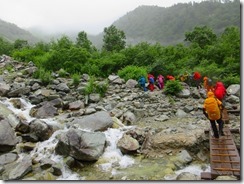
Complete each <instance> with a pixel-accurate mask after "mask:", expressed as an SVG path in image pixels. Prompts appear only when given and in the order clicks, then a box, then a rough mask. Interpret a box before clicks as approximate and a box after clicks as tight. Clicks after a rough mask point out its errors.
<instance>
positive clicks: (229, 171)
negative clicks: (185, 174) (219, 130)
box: [201, 127, 241, 180]
mask: <svg viewBox="0 0 244 184" xmlns="http://www.w3.org/2000/svg"><path fill="white" fill-rule="evenodd" d="M223 131H224V133H225V136H221V137H220V138H219V139H216V138H214V137H213V136H212V135H211V131H209V144H210V166H211V172H202V173H201V178H202V179H207V180H212V179H215V178H216V177H217V176H226V175H234V176H237V178H239V179H240V173H241V171H240V170H241V167H240V156H239V153H238V150H237V148H236V145H235V142H234V140H233V136H232V134H231V131H230V129H229V128H228V127H226V128H224V129H223Z"/></svg>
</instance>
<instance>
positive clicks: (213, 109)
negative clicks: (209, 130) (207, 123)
mask: <svg viewBox="0 0 244 184" xmlns="http://www.w3.org/2000/svg"><path fill="white" fill-rule="evenodd" d="M204 107H205V109H206V111H207V114H208V118H209V119H210V120H218V119H220V118H221V114H220V109H219V106H218V102H217V99H216V98H213V97H211V98H207V99H206V100H205V102H204Z"/></svg>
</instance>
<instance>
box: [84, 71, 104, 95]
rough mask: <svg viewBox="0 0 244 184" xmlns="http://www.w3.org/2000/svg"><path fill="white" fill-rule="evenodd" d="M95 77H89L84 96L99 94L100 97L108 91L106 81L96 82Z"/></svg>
mask: <svg viewBox="0 0 244 184" xmlns="http://www.w3.org/2000/svg"><path fill="white" fill-rule="evenodd" d="M95 80H96V79H95V77H93V76H92V77H90V79H89V81H88V83H87V85H86V87H85V89H84V93H85V95H89V94H91V93H99V94H100V95H101V96H104V95H105V93H106V92H107V90H108V81H107V80H106V81H102V82H96V81H95Z"/></svg>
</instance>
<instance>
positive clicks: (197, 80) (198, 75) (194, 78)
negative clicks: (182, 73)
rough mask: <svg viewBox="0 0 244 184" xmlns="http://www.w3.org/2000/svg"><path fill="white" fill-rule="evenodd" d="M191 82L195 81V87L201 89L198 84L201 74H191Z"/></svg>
mask: <svg viewBox="0 0 244 184" xmlns="http://www.w3.org/2000/svg"><path fill="white" fill-rule="evenodd" d="M193 80H194V81H195V85H196V87H197V88H198V89H200V88H201V85H200V82H201V74H200V73H199V72H194V73H193Z"/></svg>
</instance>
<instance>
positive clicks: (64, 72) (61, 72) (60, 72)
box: [58, 68, 68, 77]
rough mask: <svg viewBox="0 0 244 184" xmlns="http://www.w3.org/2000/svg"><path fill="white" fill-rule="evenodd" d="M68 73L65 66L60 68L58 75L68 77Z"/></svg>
mask: <svg viewBox="0 0 244 184" xmlns="http://www.w3.org/2000/svg"><path fill="white" fill-rule="evenodd" d="M67 74H68V73H67V72H66V71H65V70H64V69H63V68H61V69H60V70H58V76H59V77H66V76H67Z"/></svg>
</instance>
